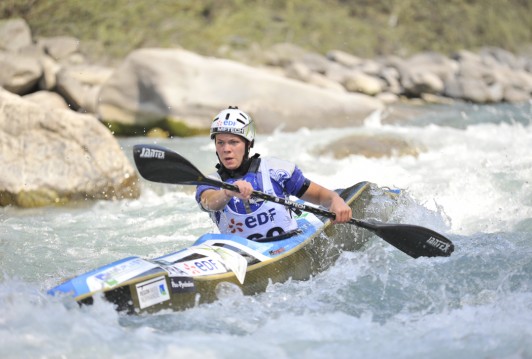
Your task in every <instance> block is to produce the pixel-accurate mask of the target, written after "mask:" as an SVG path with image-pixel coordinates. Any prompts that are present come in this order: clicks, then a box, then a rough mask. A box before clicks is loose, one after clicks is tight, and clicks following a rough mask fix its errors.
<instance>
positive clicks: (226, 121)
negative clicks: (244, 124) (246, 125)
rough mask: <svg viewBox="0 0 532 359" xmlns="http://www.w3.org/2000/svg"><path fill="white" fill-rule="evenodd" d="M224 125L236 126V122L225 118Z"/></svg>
mask: <svg viewBox="0 0 532 359" xmlns="http://www.w3.org/2000/svg"><path fill="white" fill-rule="evenodd" d="M224 126H236V122H235V121H231V120H225V121H224Z"/></svg>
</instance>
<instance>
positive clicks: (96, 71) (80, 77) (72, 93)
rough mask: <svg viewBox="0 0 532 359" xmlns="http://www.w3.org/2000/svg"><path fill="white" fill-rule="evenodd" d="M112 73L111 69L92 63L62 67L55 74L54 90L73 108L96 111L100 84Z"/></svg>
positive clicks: (81, 110) (82, 110)
mask: <svg viewBox="0 0 532 359" xmlns="http://www.w3.org/2000/svg"><path fill="white" fill-rule="evenodd" d="M112 73H113V70H112V69H108V68H105V67H101V66H94V65H92V66H91V65H78V66H68V67H63V68H62V69H61V70H60V71H59V73H58V74H57V87H56V90H57V92H58V93H60V94H61V95H62V96H63V97H64V98H65V100H66V101H67V103H68V105H69V106H70V108H72V109H73V110H76V111H80V112H89V113H96V111H97V110H96V107H97V103H98V95H99V93H100V88H101V85H102V84H103V83H105V81H106V80H107V79H108V78H109V77H111V75H112Z"/></svg>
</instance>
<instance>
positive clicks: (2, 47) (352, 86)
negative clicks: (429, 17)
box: [0, 19, 532, 206]
mask: <svg viewBox="0 0 532 359" xmlns="http://www.w3.org/2000/svg"><path fill="white" fill-rule="evenodd" d="M225 55H226V56H225V58H213V57H204V56H200V55H198V54H195V53H192V52H190V51H187V50H185V49H180V48H173V49H161V48H152V49H138V50H135V51H133V52H132V53H130V54H129V55H128V56H127V57H126V58H125V59H124V60H123V61H122V62H121V63H120V64H118V65H117V66H116V67H108V66H102V65H100V64H95V63H89V62H88V61H87V58H88V57H87V56H86V54H83V53H82V52H81V51H80V44H79V41H78V40H77V39H75V38H72V37H64V36H63V37H52V38H33V36H32V34H31V31H30V28H29V26H28V25H27V24H26V23H25V22H24V21H23V20H19V19H11V20H7V21H3V22H0V67H1V69H2V71H1V72H0V86H1V87H2V88H3V90H1V91H0V146H1V148H2V157H1V158H0V162H1V163H2V166H3V168H5V169H7V170H4V171H3V173H2V175H0V205H9V204H15V205H19V206H34V205H46V204H51V203H62V202H65V201H68V200H69V199H75V198H122V197H135V196H138V192H139V190H138V185H137V183H136V178H137V177H136V174H135V171H134V169H133V168H132V167H131V165H130V164H129V162H128V160H127V159H126V158H125V156H124V155H123V154H122V153H121V151H120V149H119V147H118V145H117V143H116V140H115V139H114V138H113V136H111V133H113V134H115V135H151V134H157V135H163V136H186V135H194V134H198V133H203V132H205V131H207V130H208V128H209V125H210V119H211V117H212V116H213V114H215V113H217V112H218V111H219V110H220V109H221V108H224V107H226V106H228V105H238V106H240V107H241V108H243V109H245V110H246V111H248V112H250V113H251V114H252V115H253V116H254V117H255V118H256V119H257V121H258V130H259V132H262V133H269V132H272V131H274V130H275V129H280V128H281V129H284V130H287V131H292V130H297V129H299V128H301V127H307V128H319V127H322V125H323V122H324V121H326V122H327V125H328V126H337V127H344V126H357V125H361V124H363V121H364V120H365V119H366V118H367V117H368V116H370V115H371V114H373V113H375V112H377V111H380V112H384V111H385V110H386V109H387V108H389V107H390V106H394V104H395V103H399V102H402V101H404V100H405V99H409V100H410V99H419V100H421V101H424V102H442V103H450V102H453V101H468V102H474V103H479V104H485V103H497V102H512V103H517V102H526V101H530V99H531V96H532V59H531V58H527V57H518V56H515V55H514V54H512V53H509V52H507V51H504V50H502V49H499V48H485V49H483V50H481V51H479V52H475V53H474V52H471V51H467V50H463V51H460V52H457V53H455V54H452V55H451V56H445V55H442V54H438V53H421V54H418V55H416V56H413V57H410V58H407V59H403V58H399V57H396V56H388V57H383V58H377V59H362V58H359V57H356V56H354V55H352V54H348V53H345V52H341V51H330V52H329V53H327V54H317V53H310V52H308V51H305V50H303V49H301V48H298V47H296V46H294V45H291V44H279V45H276V46H273V47H272V48H269V49H254V48H252V49H250V50H246V51H241V52H229V51H228V52H227V53H226V54H225ZM108 129H110V131H109V130H108ZM30 133H31V135H29V134H30ZM385 142H386V143H388V144H389V143H396V142H397V141H388V140H387V141H385ZM383 146H386V144H383ZM43 148H44V149H46V150H44V151H43ZM345 151H348V152H349V149H347V150H343V152H345ZM382 152H383V153H388V151H382ZM404 153H407V154H408V153H412V151H409V150H405V151H404ZM54 156H55V158H56V159H57V160H58V161H55V160H53V158H54ZM30 159H31V160H30ZM91 168H92V169H94V168H97V169H98V171H93V170H92V169H91ZM28 173H30V175H28ZM22 179H24V180H22ZM28 193H30V194H33V195H31V196H29V197H28V196H27V194H28Z"/></svg>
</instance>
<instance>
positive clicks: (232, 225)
mask: <svg viewBox="0 0 532 359" xmlns="http://www.w3.org/2000/svg"><path fill="white" fill-rule="evenodd" d="M242 226H244V225H243V224H242V223H241V222H237V221H235V219H234V218H231V220H230V221H229V230H230V231H231V233H236V232H244V230H243V229H242Z"/></svg>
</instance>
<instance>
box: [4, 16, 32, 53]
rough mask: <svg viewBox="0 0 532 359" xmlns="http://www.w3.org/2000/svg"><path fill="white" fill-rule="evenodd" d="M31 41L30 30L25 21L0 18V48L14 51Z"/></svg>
mask: <svg viewBox="0 0 532 359" xmlns="http://www.w3.org/2000/svg"><path fill="white" fill-rule="evenodd" d="M31 43H32V39H31V30H30V27H29V26H28V24H27V23H26V21H24V20H22V19H9V20H0V50H4V51H8V52H14V53H16V52H18V51H19V50H20V49H22V48H24V47H26V46H30V45H31Z"/></svg>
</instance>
